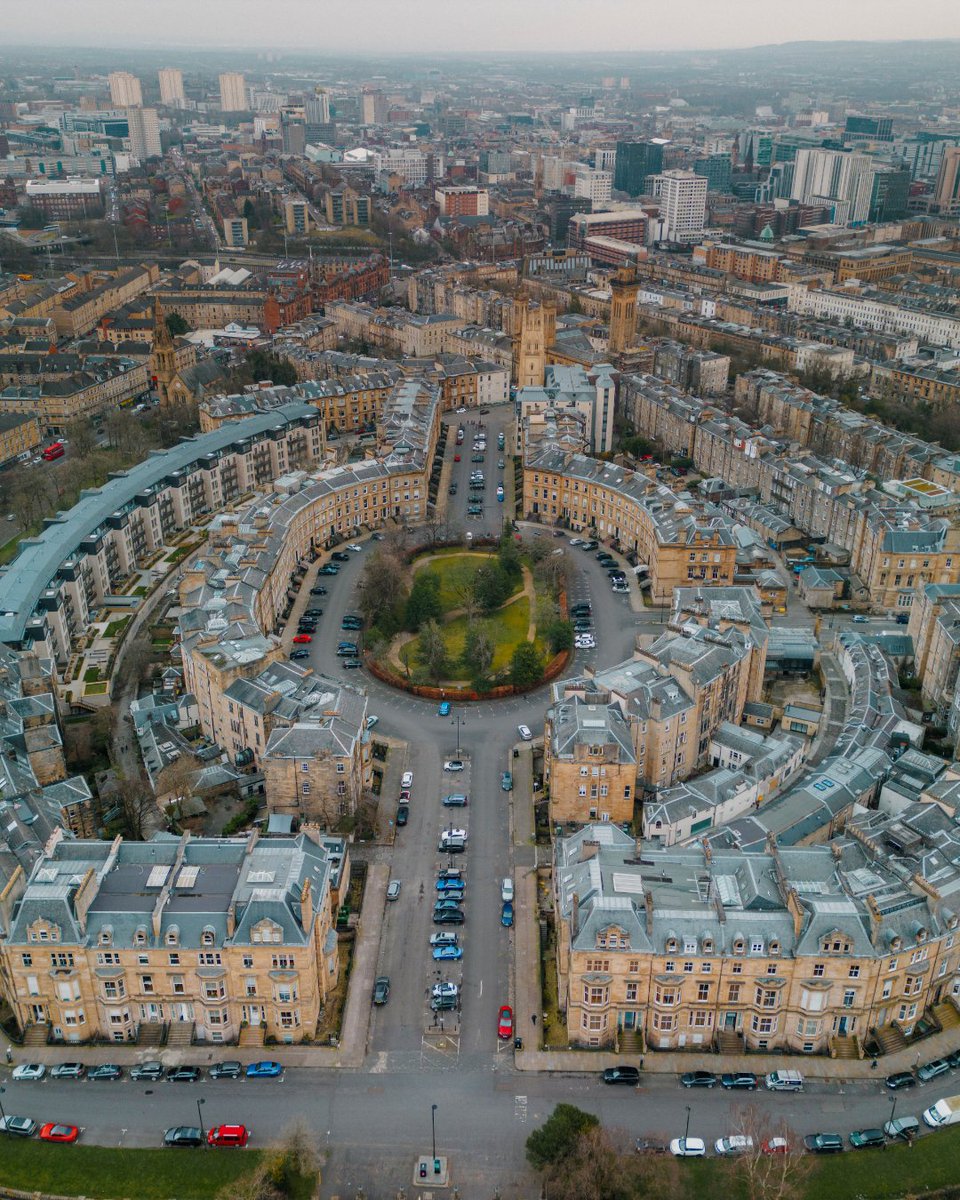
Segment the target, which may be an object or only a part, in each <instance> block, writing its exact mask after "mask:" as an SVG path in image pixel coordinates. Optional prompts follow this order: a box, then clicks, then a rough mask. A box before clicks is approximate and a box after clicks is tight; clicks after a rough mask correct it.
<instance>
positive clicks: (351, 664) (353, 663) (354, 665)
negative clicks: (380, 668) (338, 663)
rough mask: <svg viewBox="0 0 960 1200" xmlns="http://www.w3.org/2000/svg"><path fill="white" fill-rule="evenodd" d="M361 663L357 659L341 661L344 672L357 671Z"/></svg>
mask: <svg viewBox="0 0 960 1200" xmlns="http://www.w3.org/2000/svg"><path fill="white" fill-rule="evenodd" d="M362 666H363V663H362V662H361V661H360V659H359V658H345V659H344V660H343V669H344V670H345V671H359V670H360V668H361V667H362Z"/></svg>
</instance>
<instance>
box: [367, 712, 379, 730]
mask: <svg viewBox="0 0 960 1200" xmlns="http://www.w3.org/2000/svg"><path fill="white" fill-rule="evenodd" d="M379 721H380V718H379V717H375V716H374V715H373V714H372V713H371V714H370V716H369V717H367V728H368V729H372V728H373V727H374V725H376V724H378V723H379Z"/></svg>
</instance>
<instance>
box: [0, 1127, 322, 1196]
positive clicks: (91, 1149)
mask: <svg viewBox="0 0 960 1200" xmlns="http://www.w3.org/2000/svg"><path fill="white" fill-rule="evenodd" d="M260 1158H261V1155H260V1153H259V1152H258V1151H255V1150H245V1151H242V1152H229V1151H218V1150H162V1149H156V1150H154V1149H150V1150H144V1149H139V1148H138V1149H136V1150H119V1149H114V1148H112V1147H111V1148H107V1147H103V1146H82V1145H80V1146H50V1145H46V1144H44V1143H43V1142H37V1141H24V1142H22V1141H20V1140H18V1139H15V1138H7V1139H5V1141H4V1143H3V1159H2V1165H0V1178H2V1181H3V1184H4V1185H5V1186H6V1187H11V1188H22V1189H23V1190H24V1191H29V1192H52V1193H53V1194H54V1195H66V1196H71V1195H72V1196H90V1197H96V1198H97V1200H100V1198H106V1200H119V1198H120V1197H123V1196H136V1197H137V1200H170V1198H171V1197H176V1200H209V1197H211V1196H215V1195H216V1194H217V1193H218V1192H219V1191H220V1190H221V1189H222V1188H226V1187H229V1186H230V1185H231V1184H233V1183H235V1182H236V1181H237V1180H238V1179H241V1178H242V1177H243V1176H245V1175H249V1174H250V1173H251V1172H252V1171H253V1170H254V1169H255V1168H256V1167H257V1165H258V1164H259V1162H260ZM310 1183H311V1185H312V1181H310ZM310 1194H311V1190H310V1188H309V1187H307V1188H303V1189H299V1190H298V1191H297V1193H296V1195H297V1198H298V1200H299V1197H300V1196H302V1197H304V1200H306V1197H307V1196H309V1195H310Z"/></svg>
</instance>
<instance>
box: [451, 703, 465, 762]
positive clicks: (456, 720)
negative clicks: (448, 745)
mask: <svg viewBox="0 0 960 1200" xmlns="http://www.w3.org/2000/svg"><path fill="white" fill-rule="evenodd" d="M461 721H463V724H464V725H466V723H467V722H466V720H465V719H464V718H463V717H461V716H460V714H459V713H454V714H453V719H452V720H451V722H450V724H451V725H454V724H455V725H456V727H457V758H459V757H460V722H461Z"/></svg>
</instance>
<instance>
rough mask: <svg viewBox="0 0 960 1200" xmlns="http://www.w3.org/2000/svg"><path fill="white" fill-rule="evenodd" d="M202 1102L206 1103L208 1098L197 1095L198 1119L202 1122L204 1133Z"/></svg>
mask: <svg viewBox="0 0 960 1200" xmlns="http://www.w3.org/2000/svg"><path fill="white" fill-rule="evenodd" d="M201 1104H206V1100H202V1099H200V1098H199V1097H197V1120H198V1121H199V1122H200V1132H201V1133H203V1113H202V1112H201V1111H200V1105H201Z"/></svg>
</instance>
